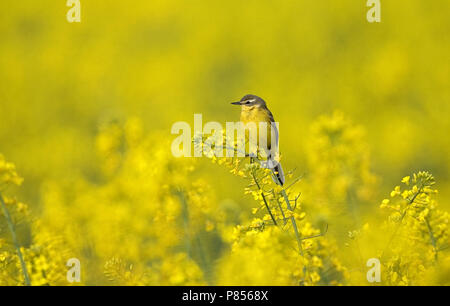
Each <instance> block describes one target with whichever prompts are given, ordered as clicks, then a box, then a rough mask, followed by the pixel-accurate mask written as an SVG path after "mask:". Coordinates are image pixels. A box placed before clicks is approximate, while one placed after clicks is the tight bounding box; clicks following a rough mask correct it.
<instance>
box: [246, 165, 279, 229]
mask: <svg viewBox="0 0 450 306" xmlns="http://www.w3.org/2000/svg"><path fill="white" fill-rule="evenodd" d="M252 176H253V181H254V182H255V184H256V186H257V187H258V189H259V192H260V193H261V196H262V199H263V201H264V204H265V205H266V209H267V211H268V212H269V215H270V217H271V218H272V221H273V223H274V224H275V225H278V224H277V221H276V220H275V217H274V216H273V214H272V211H271V210H270V207H269V204H268V203H267V200H266V196H265V195H264V192H263V190H262V189H261V186H260V185H259V183H258V180H257V179H256V175H255V173H252Z"/></svg>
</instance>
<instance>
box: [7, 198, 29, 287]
mask: <svg viewBox="0 0 450 306" xmlns="http://www.w3.org/2000/svg"><path fill="white" fill-rule="evenodd" d="M0 203H1V205H2V211H3V214H4V215H5V218H6V223H8V227H9V230H10V231H11V236H12V240H13V243H14V246H15V248H16V251H17V256H18V257H19V261H20V265H21V266H22V273H23V277H24V279H25V285H26V286H31V282H30V276H29V275H28V270H27V266H26V264H25V261H24V259H23V255H22V251H21V250H20V244H19V241H18V240H17V235H16V229H15V227H14V223H13V222H12V219H11V215H10V214H9V211H8V209H7V208H6V204H5V201H4V200H3V197H2V195H1V193H0Z"/></svg>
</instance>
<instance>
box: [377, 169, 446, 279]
mask: <svg viewBox="0 0 450 306" xmlns="http://www.w3.org/2000/svg"><path fill="white" fill-rule="evenodd" d="M402 183H403V186H396V187H395V188H394V190H393V191H392V192H391V194H390V199H384V200H383V201H382V203H381V205H380V207H381V208H382V209H386V210H388V211H389V212H390V215H389V217H388V222H387V223H386V224H385V227H386V228H387V229H388V231H390V232H391V236H390V238H389V241H388V243H387V246H386V247H385V250H384V251H383V256H384V257H385V258H386V261H385V269H386V274H387V277H386V278H387V279H386V280H387V282H388V283H390V284H398V285H413V284H419V283H420V282H421V280H422V279H423V277H424V275H425V272H426V271H428V270H430V269H439V268H438V267H439V264H440V260H439V259H440V257H441V256H440V254H441V252H444V251H445V250H446V249H447V248H448V247H449V242H450V240H449V239H450V238H449V237H450V236H449V230H448V223H449V214H448V212H446V211H442V210H439V209H438V204H437V201H436V199H435V195H436V194H437V193H438V191H437V190H436V189H434V185H435V179H434V177H433V176H432V175H431V174H430V173H428V172H419V173H417V174H413V175H412V176H406V177H404V178H403V180H402ZM444 258H445V255H444Z"/></svg>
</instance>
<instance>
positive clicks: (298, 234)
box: [281, 189, 306, 270]
mask: <svg viewBox="0 0 450 306" xmlns="http://www.w3.org/2000/svg"><path fill="white" fill-rule="evenodd" d="M281 194H282V195H283V198H284V201H285V202H286V206H287V208H288V209H289V210H290V211H291V212H293V211H294V210H293V209H292V207H291V203H290V201H289V198H288V196H287V194H286V191H284V189H283V190H281ZM290 219H291V223H292V227H293V228H294V233H295V238H296V239H297V244H298V250H299V252H300V255H301V256H302V257H303V247H302V238H301V237H300V233H299V231H298V227H297V222H296V221H295V218H294V216H291V217H290ZM303 269H304V270H305V269H306V267H303Z"/></svg>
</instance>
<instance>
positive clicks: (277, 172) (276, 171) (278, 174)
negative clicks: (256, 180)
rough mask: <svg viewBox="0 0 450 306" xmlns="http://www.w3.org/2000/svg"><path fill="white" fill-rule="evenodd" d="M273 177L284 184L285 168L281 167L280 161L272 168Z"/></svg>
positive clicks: (277, 182) (280, 183)
mask: <svg viewBox="0 0 450 306" xmlns="http://www.w3.org/2000/svg"><path fill="white" fill-rule="evenodd" d="M272 172H273V175H272V179H273V181H274V182H275V183H276V184H278V185H280V186H283V185H284V172H283V168H282V167H281V164H280V163H276V165H275V166H274V167H273V168H272Z"/></svg>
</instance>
